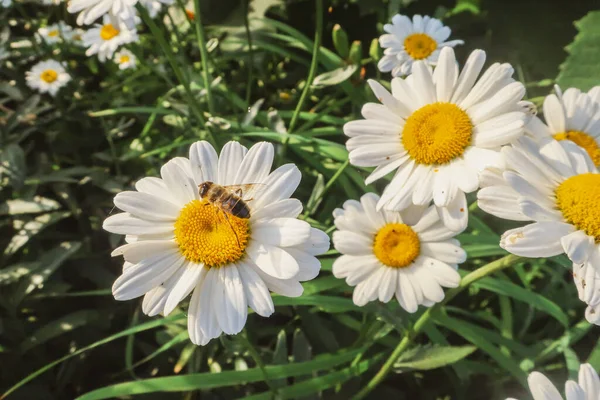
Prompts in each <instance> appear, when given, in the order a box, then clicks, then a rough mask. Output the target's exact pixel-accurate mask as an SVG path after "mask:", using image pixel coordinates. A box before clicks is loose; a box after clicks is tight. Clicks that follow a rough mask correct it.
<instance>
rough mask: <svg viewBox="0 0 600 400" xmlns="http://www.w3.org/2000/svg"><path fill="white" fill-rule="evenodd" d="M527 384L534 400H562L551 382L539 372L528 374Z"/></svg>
mask: <svg viewBox="0 0 600 400" xmlns="http://www.w3.org/2000/svg"><path fill="white" fill-rule="evenodd" d="M527 383H528V384H529V390H530V391H531V395H532V396H533V399H534V400H562V396H561V395H560V393H559V392H558V390H557V389H556V387H555V386H554V385H553V384H552V382H550V380H549V379H548V378H546V377H545V376H544V375H543V374H540V373H539V372H532V373H531V374H529V377H528V378H527Z"/></svg>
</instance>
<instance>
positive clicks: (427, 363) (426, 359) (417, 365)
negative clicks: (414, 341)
mask: <svg viewBox="0 0 600 400" xmlns="http://www.w3.org/2000/svg"><path fill="white" fill-rule="evenodd" d="M475 350H477V347H475V346H430V347H416V348H413V349H411V350H409V351H407V352H405V353H404V354H403V355H402V357H400V359H399V360H398V361H396V362H395V363H394V368H396V370H407V369H408V370H415V369H416V370H429V369H436V368H441V367H444V366H446V365H451V364H454V363H455V362H457V361H460V360H462V359H463V358H466V357H468V356H469V355H470V354H472V353H473V352H474V351H475ZM396 372H404V371H396Z"/></svg>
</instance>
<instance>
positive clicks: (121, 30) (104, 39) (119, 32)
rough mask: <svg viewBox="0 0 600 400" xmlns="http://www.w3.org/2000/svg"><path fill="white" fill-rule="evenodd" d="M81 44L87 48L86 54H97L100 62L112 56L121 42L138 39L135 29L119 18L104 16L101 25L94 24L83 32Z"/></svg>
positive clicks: (125, 42)
mask: <svg viewBox="0 0 600 400" xmlns="http://www.w3.org/2000/svg"><path fill="white" fill-rule="evenodd" d="M82 39H83V44H84V46H86V47H87V48H88V49H87V50H86V52H85V55H86V56H88V57H89V56H92V55H94V54H98V59H99V60H100V61H101V62H104V61H106V60H107V59H109V58H112V57H113V54H114V52H115V51H116V50H117V48H118V47H119V46H121V45H123V44H127V43H131V42H136V41H137V40H138V35H137V31H136V30H135V28H134V29H129V28H128V27H127V25H126V24H124V23H122V22H120V21H119V20H117V19H115V18H112V17H109V16H108V15H105V16H104V19H103V23H102V25H99V24H96V25H95V26H94V27H93V28H91V29H88V30H87V31H86V32H85V33H84V34H83V38H82Z"/></svg>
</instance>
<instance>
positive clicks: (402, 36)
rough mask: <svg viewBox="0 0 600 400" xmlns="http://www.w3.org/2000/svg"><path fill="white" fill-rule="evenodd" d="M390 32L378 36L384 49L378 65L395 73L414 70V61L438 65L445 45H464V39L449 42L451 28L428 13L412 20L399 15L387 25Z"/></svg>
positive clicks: (401, 74) (400, 74) (400, 73)
mask: <svg viewBox="0 0 600 400" xmlns="http://www.w3.org/2000/svg"><path fill="white" fill-rule="evenodd" d="M383 29H384V30H385V31H386V32H387V33H386V34H383V35H381V37H380V38H379V44H380V46H381V47H382V48H384V49H385V50H384V51H383V54H384V56H383V57H382V58H381V60H379V63H378V64H377V67H378V68H379V70H380V71H381V72H390V71H392V75H393V76H403V75H408V74H410V73H411V70H412V65H413V63H414V62H415V61H418V60H423V61H424V62H426V63H427V64H428V65H435V64H436V63H437V61H438V57H439V56H440V51H441V49H442V48H444V47H454V46H456V45H458V44H463V43H464V42H463V41H462V40H450V41H446V40H447V39H448V37H449V36H450V28H448V27H447V26H444V25H443V24H442V22H441V21H440V20H439V19H435V18H431V17H429V16H427V15H426V16H424V17H422V16H420V15H415V16H413V19H412V21H411V20H410V18H408V17H407V16H405V15H400V14H396V15H394V17H393V18H392V23H391V24H385V25H384V26H383Z"/></svg>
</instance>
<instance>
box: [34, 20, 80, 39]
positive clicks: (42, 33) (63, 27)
mask: <svg viewBox="0 0 600 400" xmlns="http://www.w3.org/2000/svg"><path fill="white" fill-rule="evenodd" d="M72 30H73V28H71V27H70V26H69V25H67V24H65V23H64V22H63V21H60V22H59V23H57V24H52V25H48V26H45V27H43V28H40V29H38V31H37V34H36V37H37V39H38V42H42V41H43V42H46V43H47V44H54V43H58V42H60V41H61V40H63V39H65V38H68V37H70V35H71V31H72Z"/></svg>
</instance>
